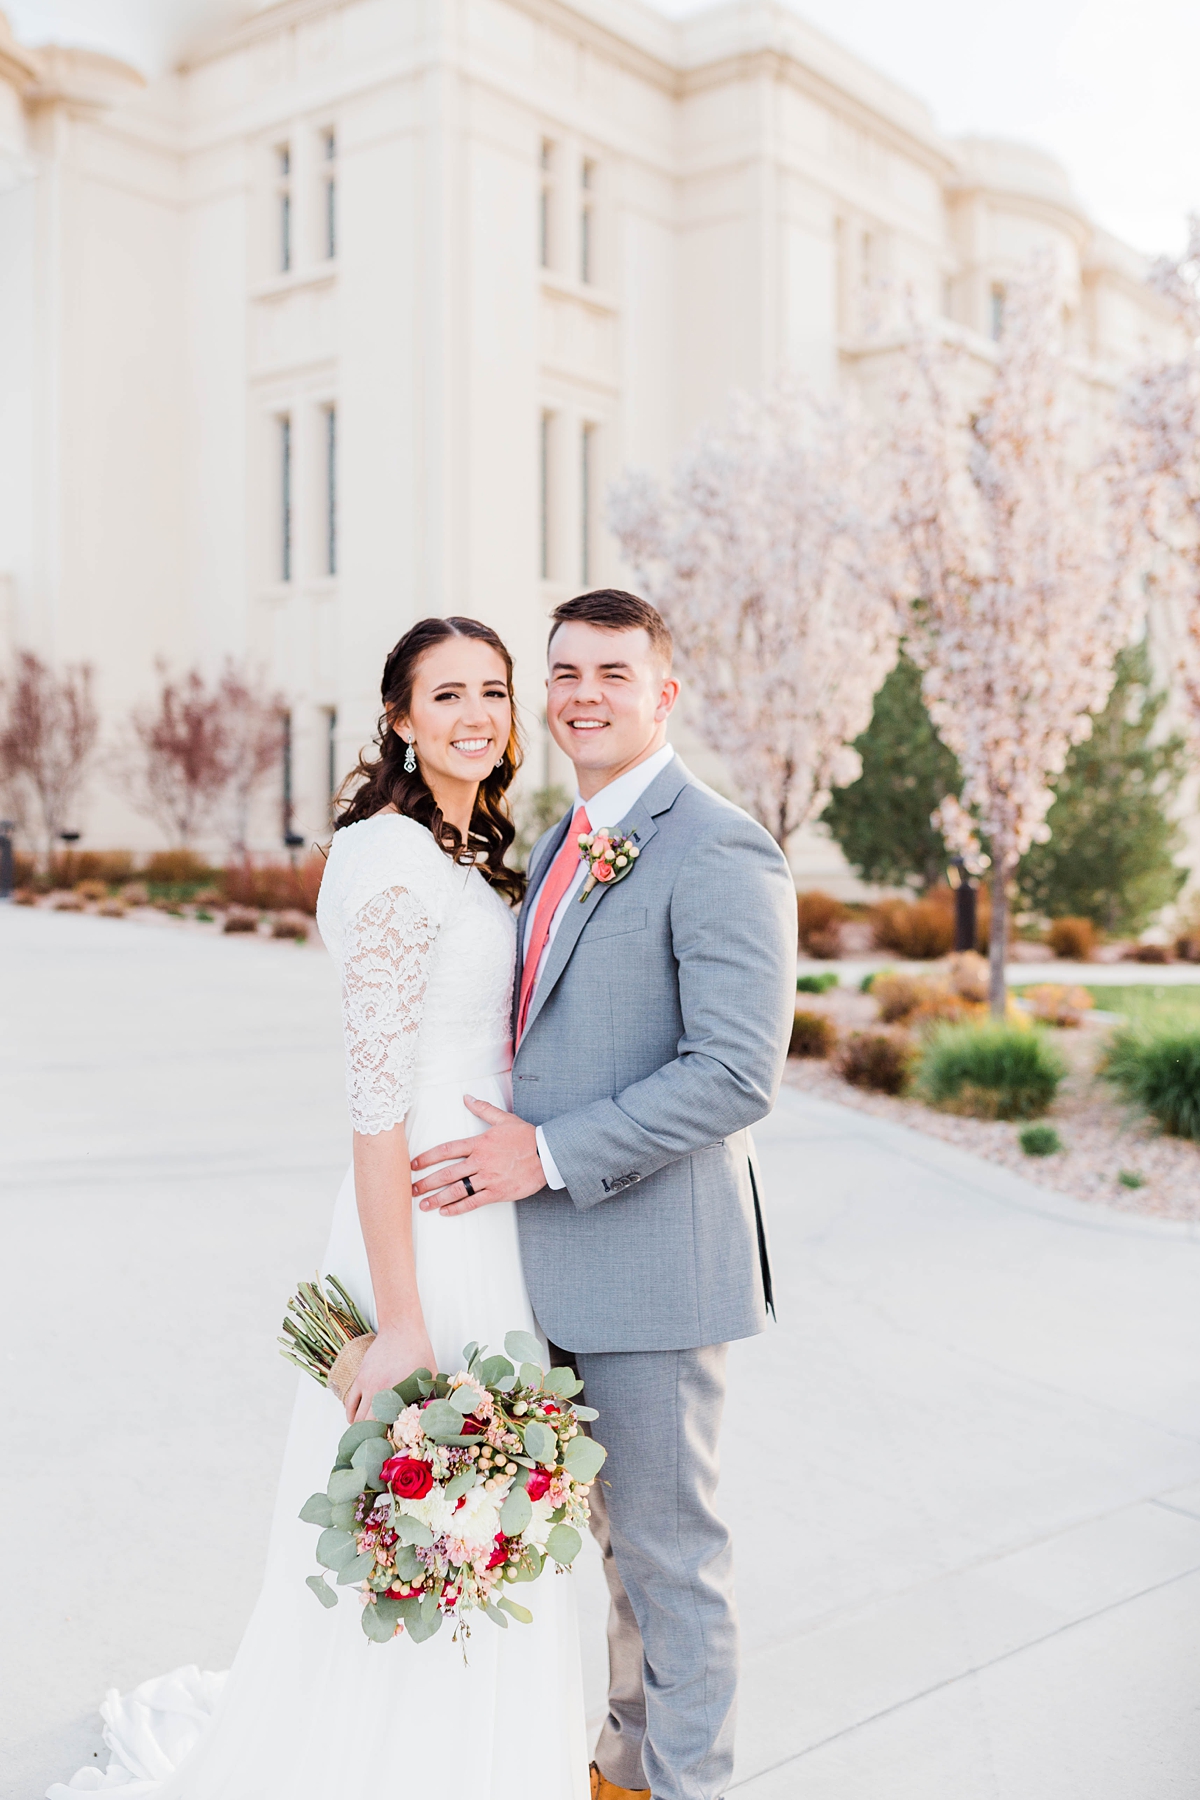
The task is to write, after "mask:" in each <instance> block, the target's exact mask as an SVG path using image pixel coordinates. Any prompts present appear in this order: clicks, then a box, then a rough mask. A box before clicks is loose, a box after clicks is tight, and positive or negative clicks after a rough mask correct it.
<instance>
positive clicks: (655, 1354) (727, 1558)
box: [564, 1344, 738, 1800]
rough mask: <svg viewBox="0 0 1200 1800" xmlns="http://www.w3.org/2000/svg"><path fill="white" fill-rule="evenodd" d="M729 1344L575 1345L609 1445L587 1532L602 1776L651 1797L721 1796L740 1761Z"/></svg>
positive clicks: (710, 1799)
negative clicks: (600, 1676) (726, 1429)
mask: <svg viewBox="0 0 1200 1800" xmlns="http://www.w3.org/2000/svg"><path fill="white" fill-rule="evenodd" d="M726 1351H727V1346H726V1345H724V1344H713V1345H710V1346H708V1347H707V1348H704V1349H699V1350H636V1351H625V1352H621V1351H593V1352H585V1353H582V1354H578V1355H575V1354H572V1353H571V1352H569V1351H568V1352H567V1353H566V1357H565V1358H564V1360H569V1361H570V1362H571V1363H572V1364H573V1366H574V1367H575V1369H576V1372H577V1373H578V1375H579V1376H580V1378H581V1380H582V1381H583V1383H584V1392H583V1394H582V1396H581V1398H582V1399H583V1401H584V1402H585V1403H586V1404H587V1405H588V1406H594V1407H595V1408H596V1410H597V1412H598V1413H599V1414H600V1417H599V1419H598V1420H597V1421H596V1425H595V1432H596V1436H597V1437H598V1438H599V1440H600V1442H601V1443H602V1444H604V1445H605V1447H606V1448H607V1450H608V1461H607V1462H606V1463H605V1465H604V1468H603V1469H602V1471H601V1479H600V1480H599V1481H598V1482H597V1483H596V1485H595V1487H594V1488H593V1489H592V1531H593V1533H594V1534H595V1537H596V1539H597V1541H598V1543H599V1545H600V1548H601V1551H602V1552H603V1555H604V1573H605V1577H606V1579H607V1581H608V1591H609V1599H610V1605H609V1619H608V1658H609V1694H608V1717H607V1718H606V1719H605V1722H604V1728H603V1730H602V1731H601V1733H600V1741H599V1743H598V1744H597V1746H596V1763H597V1766H598V1767H599V1769H600V1773H601V1774H602V1775H603V1776H605V1778H606V1779H607V1780H609V1781H611V1782H615V1783H616V1785H617V1786H618V1787H624V1788H635V1789H636V1788H646V1787H648V1788H649V1789H650V1791H651V1794H652V1795H653V1800H719V1797H720V1796H721V1795H722V1794H723V1793H724V1791H725V1786H726V1783H727V1782H728V1780H729V1777H730V1773H731V1770H732V1768H733V1730H734V1709H735V1704H736V1698H737V1662H738V1628H737V1614H736V1611H735V1609H734V1601H733V1556H732V1550H731V1547H730V1541H729V1532H728V1530H727V1529H726V1527H725V1526H724V1525H723V1524H722V1523H721V1520H720V1519H719V1518H718V1517H717V1515H716V1512H715V1511H714V1509H713V1500H714V1496H715V1493H716V1486H717V1474H718V1457H717V1439H718V1436H719V1434H720V1429H721V1412H722V1408H723V1406H724V1402H725V1361H726Z"/></svg>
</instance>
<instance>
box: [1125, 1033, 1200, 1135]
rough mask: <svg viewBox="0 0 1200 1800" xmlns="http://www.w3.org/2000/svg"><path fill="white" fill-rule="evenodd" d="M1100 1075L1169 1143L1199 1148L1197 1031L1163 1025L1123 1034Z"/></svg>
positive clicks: (1199, 1045) (1199, 1049) (1199, 1035)
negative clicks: (1194, 1144) (1189, 1143)
mask: <svg viewBox="0 0 1200 1800" xmlns="http://www.w3.org/2000/svg"><path fill="white" fill-rule="evenodd" d="M1103 1073H1104V1074H1105V1076H1107V1078H1108V1080H1109V1081H1111V1082H1113V1083H1114V1085H1115V1086H1116V1087H1117V1088H1119V1089H1120V1091H1121V1093H1122V1094H1123V1095H1124V1096H1125V1098H1126V1099H1127V1100H1130V1101H1132V1102H1133V1103H1134V1105H1136V1106H1140V1107H1141V1108H1142V1109H1143V1110H1144V1111H1145V1112H1148V1113H1149V1114H1150V1116H1151V1118H1153V1119H1157V1121H1158V1123H1159V1124H1160V1125H1161V1126H1162V1128H1163V1130H1164V1131H1167V1132H1170V1134H1171V1135H1172V1137H1181V1138H1191V1139H1192V1140H1193V1141H1194V1142H1197V1143H1200V1029H1197V1027H1195V1026H1192V1025H1163V1026H1160V1027H1159V1028H1158V1029H1157V1030H1155V1029H1152V1028H1142V1029H1137V1028H1134V1029H1131V1030H1125V1031H1122V1032H1120V1033H1119V1034H1118V1035H1117V1037H1116V1038H1115V1039H1114V1040H1113V1044H1112V1047H1111V1048H1110V1050H1109V1053H1108V1056H1107V1058H1106V1060H1105V1065H1104V1069H1103Z"/></svg>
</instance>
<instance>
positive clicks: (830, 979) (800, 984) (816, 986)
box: [796, 969, 838, 994]
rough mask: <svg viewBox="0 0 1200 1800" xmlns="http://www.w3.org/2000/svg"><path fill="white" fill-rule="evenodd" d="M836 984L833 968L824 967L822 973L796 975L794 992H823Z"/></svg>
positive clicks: (836, 979)
mask: <svg viewBox="0 0 1200 1800" xmlns="http://www.w3.org/2000/svg"><path fill="white" fill-rule="evenodd" d="M837 984H838V978H837V976H836V975H835V974H834V972H833V970H832V969H826V970H825V971H824V973H823V974H820V975H798V976H797V977H796V992H797V993H798V994H824V993H826V992H827V991H828V990H829V989H830V988H835V987H836V986H837Z"/></svg>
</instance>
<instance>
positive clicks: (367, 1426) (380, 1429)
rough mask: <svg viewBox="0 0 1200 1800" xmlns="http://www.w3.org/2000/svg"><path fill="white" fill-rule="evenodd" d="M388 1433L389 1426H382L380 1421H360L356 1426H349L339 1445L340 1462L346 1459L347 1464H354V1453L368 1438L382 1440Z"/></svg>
mask: <svg viewBox="0 0 1200 1800" xmlns="http://www.w3.org/2000/svg"><path fill="white" fill-rule="evenodd" d="M386 1432H387V1426H386V1425H381V1424H380V1423H379V1420H378V1419H359V1420H358V1421H357V1423H356V1424H354V1425H347V1427H346V1429H345V1431H343V1433H342V1435H341V1439H340V1441H339V1443H338V1461H339V1462H341V1460H342V1458H343V1457H344V1458H345V1459H346V1461H347V1462H353V1460H354V1452H355V1451H356V1450H357V1449H358V1446H359V1445H360V1444H363V1443H365V1442H366V1440H367V1439H368V1438H381V1437H383V1436H385V1434H386Z"/></svg>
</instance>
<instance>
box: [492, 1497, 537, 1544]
mask: <svg viewBox="0 0 1200 1800" xmlns="http://www.w3.org/2000/svg"><path fill="white" fill-rule="evenodd" d="M532 1517H533V1505H532V1503H531V1501H530V1498H529V1495H528V1494H527V1493H526V1492H525V1489H524V1488H523V1487H514V1488H513V1489H512V1490H511V1491H510V1493H509V1496H508V1498H507V1500H506V1501H505V1502H504V1505H503V1506H502V1507H501V1508H500V1529H501V1531H502V1532H503V1533H504V1535H505V1537H520V1535H521V1533H522V1532H523V1531H524V1529H525V1527H526V1526H527V1525H528V1523H529V1521H530V1519H532Z"/></svg>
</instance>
